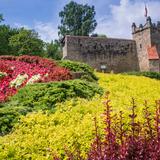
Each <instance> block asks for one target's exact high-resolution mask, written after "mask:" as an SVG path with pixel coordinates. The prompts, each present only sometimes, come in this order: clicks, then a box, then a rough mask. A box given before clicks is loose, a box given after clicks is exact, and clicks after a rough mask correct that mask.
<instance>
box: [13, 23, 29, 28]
mask: <svg viewBox="0 0 160 160" xmlns="http://www.w3.org/2000/svg"><path fill="white" fill-rule="evenodd" d="M13 25H14V27H17V28H22V27H23V28H26V29H31V28H30V27H29V26H28V25H25V24H21V23H17V22H15V23H14V24H13Z"/></svg>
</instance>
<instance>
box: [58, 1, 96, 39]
mask: <svg viewBox="0 0 160 160" xmlns="http://www.w3.org/2000/svg"><path fill="white" fill-rule="evenodd" d="M95 14H96V12H95V9H94V6H88V5H87V4H86V5H82V4H78V3H76V2H74V1H71V2H70V3H69V4H67V5H66V6H65V7H64V9H63V11H61V12H60V13H59V16H60V18H61V25H60V26H59V27H58V29H59V33H58V34H59V36H60V38H61V37H63V36H65V35H67V34H68V35H80V36H87V35H89V34H90V33H92V32H93V31H94V30H95V28H96V26H97V22H96V20H95Z"/></svg>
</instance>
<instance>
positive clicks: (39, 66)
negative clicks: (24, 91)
mask: <svg viewBox="0 0 160 160" xmlns="http://www.w3.org/2000/svg"><path fill="white" fill-rule="evenodd" d="M0 73H1V75H4V76H1V79H0V102H4V101H6V100H7V99H8V97H9V96H12V95H14V94H15V93H16V92H17V91H18V89H19V88H21V87H23V86H25V85H26V84H31V83H35V82H50V81H61V80H68V79H71V74H70V72H69V70H67V69H65V68H62V67H59V66H57V65H56V63H55V62H53V61H52V60H49V59H44V58H40V57H38V56H20V57H15V56H0Z"/></svg>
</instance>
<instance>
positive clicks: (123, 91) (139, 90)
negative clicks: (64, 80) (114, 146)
mask: <svg viewBox="0 0 160 160" xmlns="http://www.w3.org/2000/svg"><path fill="white" fill-rule="evenodd" d="M96 75H97V76H98V77H99V85H100V86H101V87H103V89H104V90H105V91H110V99H111V105H112V110H113V112H112V113H113V114H117V116H116V117H114V121H116V119H119V118H118V115H119V112H120V111H123V117H124V123H125V124H128V123H129V122H130V119H129V118H128V117H129V115H130V113H131V111H130V110H129V108H130V106H131V102H130V100H131V98H132V97H134V99H135V100H136V105H137V106H138V107H137V108H135V111H136V113H137V117H136V122H137V121H140V122H141V123H143V122H144V118H143V117H144V115H143V113H144V110H143V108H144V100H147V102H148V106H149V112H150V113H151V114H152V115H154V113H155V99H160V92H159V91H160V81H157V80H154V79H150V78H146V77H139V76H129V75H125V76H124V75H121V74H118V75H117V74H103V73H96ZM103 101H104V99H103V97H100V96H96V97H94V98H93V99H91V100H87V99H80V98H78V99H70V100H67V101H66V102H64V103H58V104H56V110H55V112H54V114H52V113H50V114H48V112H47V113H44V112H38V113H33V112H32V113H28V114H27V115H26V116H22V117H21V118H20V120H19V121H20V123H18V124H17V125H14V129H13V132H11V133H10V134H8V135H5V136H3V137H0V159H15V160H19V159H47V160H50V159H52V160H53V153H56V154H57V155H58V156H60V158H61V159H64V160H65V159H67V157H66V156H65V151H68V152H69V151H70V152H71V153H73V152H74V151H76V149H77V150H78V151H80V153H81V156H82V157H83V158H87V153H88V152H89V150H90V149H91V143H92V142H93V139H94V137H95V135H94V130H95V127H94V120H93V119H94V117H95V116H96V121H97V125H98V131H99V132H100V134H101V135H102V138H103V135H104V129H103V128H104V127H105V126H104V123H103V118H102V117H104V114H103V112H104V106H103V103H102V102H103ZM15 103H16V102H15ZM13 106H14V105H13ZM15 106H16V104H15ZM114 126H115V127H116V125H114ZM125 128H127V127H126V126H125ZM102 140H103V139H102Z"/></svg>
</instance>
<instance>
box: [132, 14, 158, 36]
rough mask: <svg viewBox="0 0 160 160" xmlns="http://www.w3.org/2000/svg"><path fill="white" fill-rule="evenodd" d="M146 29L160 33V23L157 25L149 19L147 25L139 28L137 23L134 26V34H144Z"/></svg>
mask: <svg viewBox="0 0 160 160" xmlns="http://www.w3.org/2000/svg"><path fill="white" fill-rule="evenodd" d="M146 29H152V30H156V31H158V32H160V21H158V22H157V23H152V19H151V17H147V19H146V24H145V25H142V24H140V25H139V26H137V25H136V24H135V23H133V24H132V34H136V33H138V32H142V31H144V30H146Z"/></svg>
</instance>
